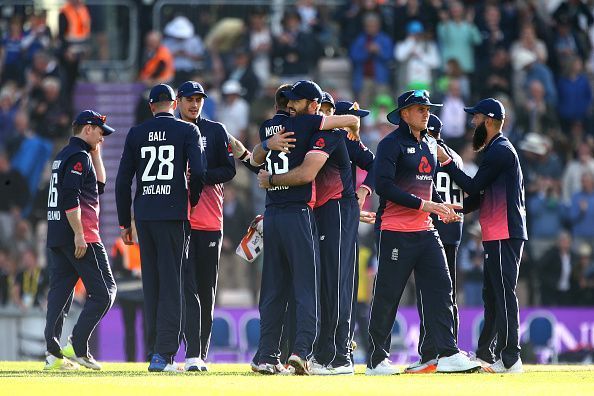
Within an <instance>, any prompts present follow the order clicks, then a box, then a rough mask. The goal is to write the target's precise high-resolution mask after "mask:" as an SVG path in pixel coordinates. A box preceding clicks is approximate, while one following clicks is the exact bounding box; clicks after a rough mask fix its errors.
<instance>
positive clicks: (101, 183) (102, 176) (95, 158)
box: [90, 144, 107, 195]
mask: <svg viewBox="0 0 594 396" xmlns="http://www.w3.org/2000/svg"><path fill="white" fill-rule="evenodd" d="M90 154H91V162H93V167H94V168H95V174H96V175H97V191H98V192H99V195H101V194H103V193H104V192H105V182H106V181H107V173H106V172H105V166H104V165H103V157H102V156H101V144H98V145H97V148H96V149H95V150H93V151H91V152H90Z"/></svg>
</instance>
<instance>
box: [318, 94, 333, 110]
mask: <svg viewBox="0 0 594 396" xmlns="http://www.w3.org/2000/svg"><path fill="white" fill-rule="evenodd" d="M322 103H330V104H331V105H332V107H334V108H336V104H334V98H333V97H332V95H330V94H329V93H328V92H326V91H324V92H322V101H321V102H320V104H322Z"/></svg>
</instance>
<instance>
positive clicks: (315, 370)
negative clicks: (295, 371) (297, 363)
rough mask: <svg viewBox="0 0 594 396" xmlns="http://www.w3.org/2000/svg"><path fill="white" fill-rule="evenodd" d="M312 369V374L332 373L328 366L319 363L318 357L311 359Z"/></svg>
mask: <svg viewBox="0 0 594 396" xmlns="http://www.w3.org/2000/svg"><path fill="white" fill-rule="evenodd" d="M310 363H311V364H310V371H311V374H312V375H330V371H329V370H328V367H326V366H324V365H323V364H320V363H318V361H317V360H316V358H313V359H311V362H310ZM291 367H292V366H291Z"/></svg>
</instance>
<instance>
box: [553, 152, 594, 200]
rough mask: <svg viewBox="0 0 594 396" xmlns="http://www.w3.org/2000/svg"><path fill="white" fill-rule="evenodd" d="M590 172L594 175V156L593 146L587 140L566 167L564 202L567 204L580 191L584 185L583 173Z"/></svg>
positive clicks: (564, 174) (563, 189)
mask: <svg viewBox="0 0 594 396" xmlns="http://www.w3.org/2000/svg"><path fill="white" fill-rule="evenodd" d="M584 173H590V174H593V175H594V158H593V157H592V146H591V145H589V144H588V143H586V142H583V143H582V144H579V145H578V146H577V149H576V156H575V158H574V159H573V160H571V161H570V162H569V163H568V164H567V166H566V167H565V172H564V173H563V181H562V185H563V188H562V190H561V191H562V192H563V202H564V203H565V204H567V205H569V204H570V202H571V197H573V195H574V194H576V193H577V192H579V191H580V190H581V187H582V175H583V174H584Z"/></svg>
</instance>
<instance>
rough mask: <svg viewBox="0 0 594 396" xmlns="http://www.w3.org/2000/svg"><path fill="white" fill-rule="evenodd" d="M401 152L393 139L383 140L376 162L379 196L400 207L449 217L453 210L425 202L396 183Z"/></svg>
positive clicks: (379, 146) (376, 186) (378, 148)
mask: <svg viewBox="0 0 594 396" xmlns="http://www.w3.org/2000/svg"><path fill="white" fill-rule="evenodd" d="M399 156H400V152H399V150H398V147H397V146H396V144H395V142H394V141H393V140H392V139H384V140H382V141H381V142H380V143H379V145H378V147H377V155H376V157H375V162H374V165H373V167H374V172H375V189H376V192H377V194H378V195H379V196H381V197H383V198H385V199H387V200H389V201H392V202H394V203H396V204H398V205H401V206H404V207H407V208H410V209H417V210H422V211H425V212H430V213H435V214H437V215H439V216H449V215H451V213H452V210H451V209H449V208H448V207H446V206H445V205H443V204H438V203H434V202H431V201H425V200H423V199H421V198H419V197H417V196H416V195H413V194H410V193H408V192H406V191H404V190H402V189H401V188H399V187H398V186H396V184H395V183H394V175H395V174H396V162H397V161H398V158H399Z"/></svg>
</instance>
